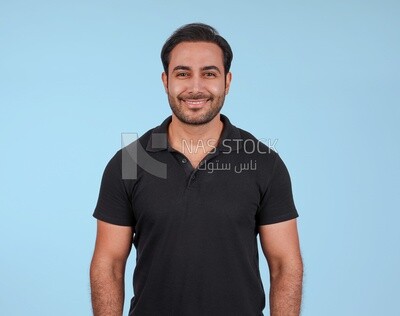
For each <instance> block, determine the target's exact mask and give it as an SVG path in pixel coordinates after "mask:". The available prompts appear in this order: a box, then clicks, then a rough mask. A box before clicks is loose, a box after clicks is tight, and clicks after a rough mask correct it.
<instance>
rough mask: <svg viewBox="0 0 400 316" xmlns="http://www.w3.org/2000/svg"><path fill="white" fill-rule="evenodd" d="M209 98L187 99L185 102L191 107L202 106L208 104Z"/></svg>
mask: <svg viewBox="0 0 400 316" xmlns="http://www.w3.org/2000/svg"><path fill="white" fill-rule="evenodd" d="M208 101H209V99H185V100H183V102H185V103H186V105H187V106H188V107H189V108H196V109H197V108H201V107H203V106H205V105H206V104H207V102H208Z"/></svg>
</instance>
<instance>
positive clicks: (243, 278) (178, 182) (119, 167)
mask: <svg viewBox="0 0 400 316" xmlns="http://www.w3.org/2000/svg"><path fill="white" fill-rule="evenodd" d="M221 120H222V121H223V123H224V128H223V132H222V135H221V138H220V142H219V145H218V146H217V147H216V149H215V150H214V151H213V152H212V153H210V154H208V155H207V156H206V157H205V159H204V160H203V161H202V163H200V165H199V167H198V168H196V169H195V168H193V167H192V166H191V165H190V162H189V160H188V159H187V158H186V157H185V155H184V154H183V153H180V152H177V151H175V150H174V149H172V148H170V147H169V146H168V143H167V141H166V139H167V138H166V133H167V130H168V124H169V123H170V121H171V117H169V118H167V119H166V120H165V121H164V122H163V123H162V124H161V125H160V126H158V127H156V128H154V129H152V130H150V131H148V132H147V133H146V134H144V135H143V136H142V137H140V138H139V139H138V140H137V141H136V142H134V143H133V144H131V145H129V146H127V147H125V149H122V150H120V151H118V152H117V153H116V155H115V156H114V157H113V158H112V159H111V160H110V162H109V163H108V165H107V167H106V169H105V171H104V174H103V179H102V183H101V188H100V194H99V199H98V203H97V206H96V209H95V211H94V217H95V218H97V219H99V220H102V221H105V222H109V223H112V224H116V225H125V226H134V229H135V235H134V239H133V244H134V246H135V248H136V251H137V259H136V267H135V271H134V275H133V287H134V297H133V298H132V300H131V307H130V313H129V315H134V316H144V315H151V316H153V315H157V316H163V315H182V316H187V315H188V316H197V315H198V316H200V315H201V316H204V315H207V316H213V315H218V316H220V315H240V316H244V315H249V316H258V315H262V310H263V309H264V307H265V293H264V289H263V285H262V282H261V277H260V272H259V265H258V249H257V238H256V236H257V234H258V225H265V224H273V223H277V222H281V221H286V220H289V219H293V218H296V217H297V216H298V214H297V211H296V208H295V205H294V202H293V197H292V190H291V184H290V178H289V174H288V171H287V169H286V167H285V165H284V163H283V162H282V160H281V159H280V157H279V156H278V154H277V153H276V152H274V151H272V150H270V149H269V148H268V147H267V146H266V145H264V144H262V143H260V142H259V141H258V140H257V139H256V138H255V137H254V136H252V135H251V134H249V133H248V132H246V131H244V130H241V129H239V128H236V127H235V126H233V125H232V124H231V123H230V122H229V120H228V119H227V118H226V117H225V116H223V115H221ZM183 148H184V147H183ZM198 149H199V150H202V149H203V147H202V144H199V148H198ZM124 153H125V154H124Z"/></svg>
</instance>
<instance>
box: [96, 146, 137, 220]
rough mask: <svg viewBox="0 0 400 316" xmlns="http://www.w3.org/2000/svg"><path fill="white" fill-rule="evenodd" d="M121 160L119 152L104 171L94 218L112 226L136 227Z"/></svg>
mask: <svg viewBox="0 0 400 316" xmlns="http://www.w3.org/2000/svg"><path fill="white" fill-rule="evenodd" d="M121 159H122V158H121V151H119V152H117V153H116V154H115V155H114V157H113V158H112V159H111V160H110V161H109V163H108V164H107V166H106V168H105V170H104V173H103V178H102V180H101V186H100V192H99V197H98V200H97V205H96V208H95V210H94V213H93V216H94V217H95V218H97V219H99V220H101V221H104V222H107V223H110V224H115V225H120V226H135V218H134V214H133V209H132V204H131V200H130V198H129V195H128V193H127V190H126V186H125V183H124V180H123V179H122V170H121V164H122V160H121Z"/></svg>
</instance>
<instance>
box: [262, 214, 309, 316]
mask: <svg viewBox="0 0 400 316" xmlns="http://www.w3.org/2000/svg"><path fill="white" fill-rule="evenodd" d="M259 234H260V241H261V247H262V250H263V252H264V255H265V258H266V259H267V262H268V266H269V271H270V283H271V288H270V295H269V300H270V310H271V316H281V315H282V316H288V315H293V316H294V315H296V316H297V315H300V305H301V294H302V281H303V262H302V259H301V254H300V246H299V237H298V233H297V224H296V219H292V220H289V221H285V222H281V223H277V224H271V225H261V226H259Z"/></svg>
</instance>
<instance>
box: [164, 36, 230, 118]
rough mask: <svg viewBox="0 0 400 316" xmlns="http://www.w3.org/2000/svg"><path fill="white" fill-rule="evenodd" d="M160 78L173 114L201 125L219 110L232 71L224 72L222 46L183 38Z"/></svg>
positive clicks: (173, 51)
mask: <svg viewBox="0 0 400 316" xmlns="http://www.w3.org/2000/svg"><path fill="white" fill-rule="evenodd" d="M162 80H163V84H164V87H165V91H166V92H167V94H168V101H169V104H170V106H171V109H172V112H173V114H174V115H175V116H176V117H177V118H178V119H179V120H180V121H181V122H183V123H186V124H191V125H201V124H206V123H208V122H210V121H211V120H212V119H213V118H215V117H216V115H217V114H218V113H219V112H220V110H221V108H222V106H223V104H224V100H225V95H226V94H228V90H229V85H230V82H231V73H228V74H226V75H225V71H224V64H223V53H222V49H221V48H220V47H219V46H218V45H216V44H214V43H207V42H195V43H192V42H183V43H180V44H178V45H177V46H175V48H174V49H173V50H172V52H171V54H170V62H169V67H168V76H167V75H166V74H165V73H163V74H162Z"/></svg>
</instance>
